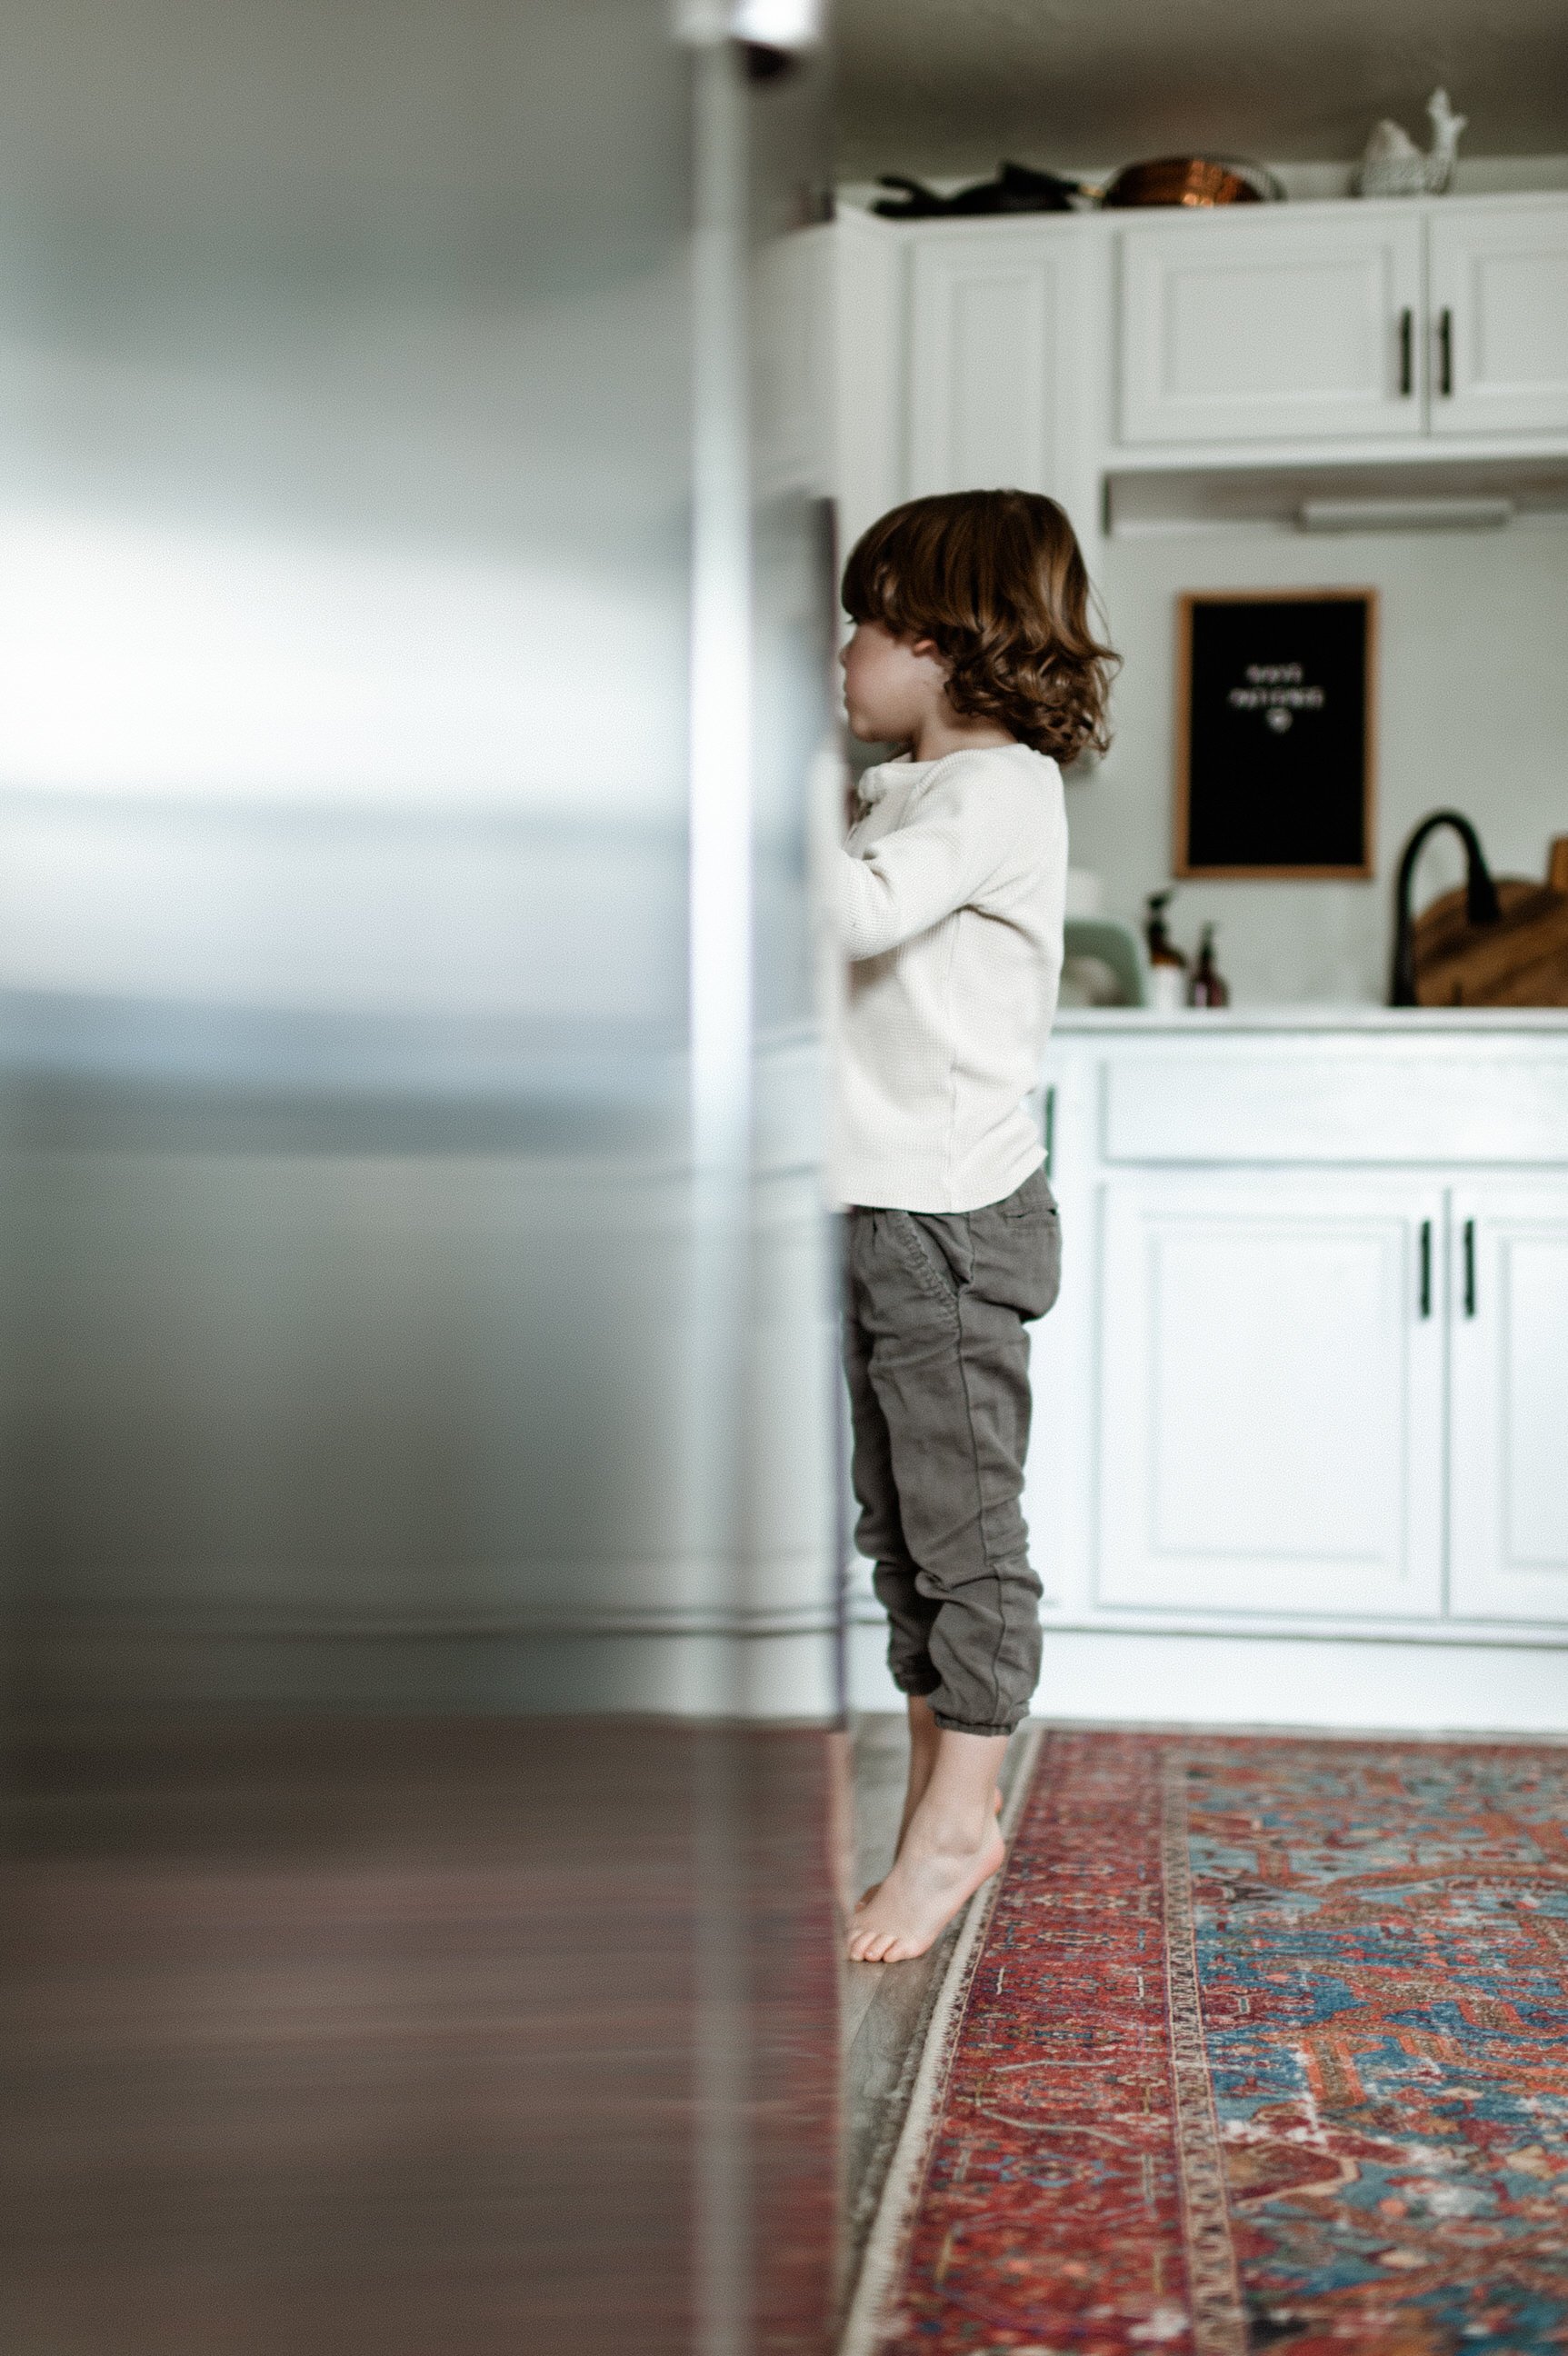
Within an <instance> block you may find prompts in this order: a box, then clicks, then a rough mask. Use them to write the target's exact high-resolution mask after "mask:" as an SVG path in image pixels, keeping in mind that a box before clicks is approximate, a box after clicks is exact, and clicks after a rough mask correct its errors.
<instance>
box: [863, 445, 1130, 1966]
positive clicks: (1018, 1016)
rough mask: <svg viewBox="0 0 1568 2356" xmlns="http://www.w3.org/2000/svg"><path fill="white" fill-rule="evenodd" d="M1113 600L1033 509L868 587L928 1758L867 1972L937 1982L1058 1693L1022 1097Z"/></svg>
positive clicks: (1036, 1227) (873, 1500) (870, 1304)
mask: <svg viewBox="0 0 1568 2356" xmlns="http://www.w3.org/2000/svg"><path fill="white" fill-rule="evenodd" d="M1088 600H1089V583H1088V578H1087V575H1086V573H1085V572H1084V566H1083V559H1082V556H1081V554H1080V553H1079V547H1078V543H1077V541H1076V540H1075V538H1074V536H1073V531H1072V527H1071V525H1070V524H1069V521H1068V519H1067V518H1066V516H1065V515H1064V514H1063V513H1062V510H1061V509H1060V508H1058V506H1057V505H1056V503H1055V502H1054V501H1053V500H1051V499H1047V498H1039V497H1037V496H1036V495H1034V494H1031V493H1027V492H1023V491H962V492H954V493H951V494H950V495H947V496H945V497H941V498H926V499H914V500H911V501H910V502H909V503H908V505H907V506H905V507H901V508H896V509H894V510H893V512H892V513H891V514H890V515H886V516H884V517H883V519H882V520H881V522H880V523H877V524H874V525H873V526H872V528H871V530H869V531H867V532H866V533H865V536H864V537H863V539H862V540H861V541H859V542H858V543H857V545H856V547H855V548H854V552H853V553H852V554H851V557H850V560H849V563H848V566H847V568H846V570H845V573H844V581H843V602H844V605H845V607H846V609H847V611H848V613H849V614H850V616H851V617H852V618H853V619H854V622H855V623H856V625H857V627H856V629H855V631H854V636H853V637H851V639H850V641H849V644H848V645H847V647H846V648H845V649H844V652H843V657H842V658H841V659H842V661H843V672H844V702H845V706H846V708H847V711H848V714H849V724H850V728H851V730H852V732H853V733H854V735H855V736H857V737H859V738H860V739H862V740H863V741H869V742H873V743H891V744H899V745H901V746H902V747H903V748H904V749H903V750H902V752H901V753H900V754H899V755H898V757H897V759H895V760H892V761H889V762H886V764H884V765H883V766H880V767H878V768H874V769H871V770H869V771H867V773H866V774H865V776H864V777H863V778H862V779H861V782H860V788H859V809H858V815H857V817H856V818H855V821H854V825H853V826H852V828H851V830H850V833H849V837H848V841H847V842H846V844H845V846H844V849H843V852H842V853H841V854H840V855H839V857H838V859H837V861H836V862H835V868H834V876H833V895H834V900H835V914H836V918H837V923H838V926H839V933H840V937H841V940H842V942H843V948H844V949H845V952H846V954H847V956H848V958H850V960H851V965H850V978H849V991H848V1001H847V1006H846V1009H845V1014H844V1023H843V1034H842V1037H841V1042H840V1067H839V1102H838V1132H837V1140H836V1150H835V1165H836V1166H835V1170H834V1176H835V1179H836V1182H837V1191H838V1194H839V1198H840V1200H841V1201H842V1202H843V1203H845V1204H846V1205H848V1206H849V1207H848V1212H847V1220H846V1226H847V1249H846V1261H847V1266H846V1272H845V1273H846V1298H845V1309H844V1333H843V1353H844V1367H845V1371H846V1373H847V1375H848V1377H849V1387H850V1399H851V1405H852V1408H853V1413H854V1490H855V1496H856V1498H857V1500H858V1502H859V1505H860V1508H861V1512H860V1520H859V1524H858V1527H857V1532H856V1537H857V1543H858V1544H859V1547H860V1548H861V1551H862V1552H863V1553H864V1554H865V1555H867V1556H868V1557H870V1558H871V1559H872V1560H873V1561H874V1562H875V1586H876V1593H877V1595H878V1597H879V1599H880V1600H881V1601H882V1603H883V1604H884V1605H885V1606H886V1611H887V1615H888V1618H889V1620H890V1622H891V1623H892V1637H891V1643H890V1646H889V1655H888V1657H889V1664H890V1666H891V1668H892V1672H893V1676H894V1679H895V1681H896V1683H897V1685H898V1687H900V1689H901V1690H902V1691H903V1692H904V1693H905V1694H907V1695H908V1710H909V1734H910V1759H909V1782H908V1794H907V1796H906V1799H905V1804H904V1819H903V1824H902V1826H901V1827H900V1831H899V1837H898V1849H897V1857H896V1858H895V1861H894V1864H893V1868H892V1870H891V1871H890V1872H889V1874H888V1876H887V1878H886V1880H885V1881H883V1882H881V1883H879V1884H877V1885H876V1886H875V1887H874V1888H873V1889H871V1890H867V1892H866V1893H865V1897H864V1898H863V1899H862V1901H861V1902H860V1905H859V1906H858V1908H857V1909H856V1912H855V1916H854V1923H853V1925H852V1927H851V1932H850V1939H849V1953H850V1954H851V1956H852V1957H854V1959H855V1960H856V1961H864V1962H871V1963H897V1962H900V1961H902V1960H904V1959H905V1958H907V1957H908V1956H912V1955H918V1954H924V1952H925V1950H926V1949H927V1948H928V1947H929V1945H930V1944H931V1942H932V1941H933V1940H934V1939H935V1938H936V1937H937V1936H938V1934H939V1933H940V1931H941V1930H942V1928H943V1926H944V1924H946V1923H947V1922H950V1921H951V1919H952V1917H953V1915H954V1914H955V1913H957V1912H958V1910H959V1908H960V1907H961V1906H962V1905H963V1903H964V1901H966V1900H967V1899H968V1898H969V1897H970V1896H971V1895H972V1893H973V1891H974V1890H977V1889H978V1888H979V1887H980V1884H981V1883H982V1882H983V1880H984V1879H986V1877H987V1876H988V1875H989V1874H991V1873H993V1872H994V1871H995V1869H996V1868H997V1867H998V1866H999V1865H1000V1864H1001V1862H1002V1840H1001V1836H1000V1834H999V1832H998V1830H997V1826H996V1814H995V1812H996V1808H997V1805H998V1799H997V1774H998V1771H999V1770H1000V1767H1001V1764H1002V1758H1003V1754H1004V1751H1005V1750H1006V1747H1007V1739H1008V1736H1009V1735H1010V1734H1011V1733H1012V1731H1013V1730H1014V1728H1015V1726H1016V1725H1017V1724H1018V1722H1019V1720H1020V1719H1022V1718H1023V1717H1024V1716H1025V1715H1026V1712H1027V1710H1028V1707H1029V1700H1030V1697H1031V1696H1032V1694H1033V1692H1034V1689H1035V1683H1036V1677H1037V1676H1038V1674H1039V1657H1040V1628H1039V1598H1040V1582H1039V1580H1037V1579H1036V1576H1035V1573H1034V1572H1033V1570H1032V1569H1030V1567H1029V1558H1028V1554H1027V1551H1026V1530H1025V1526H1024V1517H1023V1514H1022V1512H1021V1511H1020V1508H1019V1502H1018V1500H1019V1494H1020V1492H1021V1490H1022V1487H1023V1474H1024V1455H1025V1451H1026V1446H1027V1442H1028V1436H1029V1341H1028V1334H1027V1333H1026V1330H1025V1329H1026V1323H1027V1321H1028V1320H1029V1319H1031V1318H1035V1317H1042V1316H1044V1314H1045V1312H1046V1311H1047V1309H1049V1307H1050V1306H1051V1303H1052V1301H1054V1300H1055V1299H1056V1295H1057V1287H1058V1274H1059V1268H1060V1238H1059V1235H1058V1224H1057V1212H1056V1205H1055V1204H1054V1202H1053V1201H1052V1199H1051V1192H1050V1188H1049V1187H1048V1186H1047V1183H1046V1179H1045V1174H1044V1172H1043V1171H1042V1169H1041V1166H1040V1165H1041V1163H1042V1162H1043V1160H1044V1152H1043V1149H1042V1146H1041V1141H1040V1134H1039V1130H1038V1128H1037V1126H1036V1122H1035V1120H1034V1119H1033V1118H1032V1116H1031V1113H1030V1110H1029V1107H1028V1103H1027V1099H1028V1098H1029V1097H1030V1096H1031V1095H1032V1094H1033V1092H1034V1091H1035V1089H1036V1087H1038V1085H1039V1078H1040V1064H1041V1057H1042V1054H1043V1051H1044V1048H1045V1044H1046V1039H1047V1033H1048V1032H1049V1029H1050V1023H1051V1016H1052V1014H1053V1012H1054V1011H1055V1007H1056V999H1057V988H1058V980H1059V978H1060V973H1061V960H1062V903H1063V898H1064V894H1065V886H1066V879H1067V857H1068V845H1067V818H1066V812H1065V809H1064V806H1063V796H1062V782H1061V772H1060V770H1059V768H1058V761H1069V760H1071V759H1072V758H1073V756H1074V755H1076V754H1078V753H1079V752H1081V751H1083V750H1084V749H1085V747H1087V746H1090V745H1093V746H1096V747H1102V746H1103V744H1105V742H1106V736H1105V724H1104V715H1105V698H1106V691H1107V686H1108V683H1109V677H1110V669H1111V666H1112V663H1113V662H1114V659H1115V658H1114V657H1113V656H1112V654H1111V652H1110V650H1109V648H1105V647H1102V646H1101V645H1100V644H1099V643H1098V641H1097V640H1096V638H1095V637H1094V636H1093V635H1092V633H1091V631H1090V627H1089V621H1088Z"/></svg>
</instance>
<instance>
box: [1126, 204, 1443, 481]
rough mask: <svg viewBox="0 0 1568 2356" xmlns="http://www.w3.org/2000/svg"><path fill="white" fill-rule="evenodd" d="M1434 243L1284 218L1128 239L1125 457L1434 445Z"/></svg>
mask: <svg viewBox="0 0 1568 2356" xmlns="http://www.w3.org/2000/svg"><path fill="white" fill-rule="evenodd" d="M1421 227H1422V225H1421V220H1420V218H1419V216H1417V215H1416V214H1414V213H1412V214H1411V215H1410V216H1408V217H1405V216H1402V215H1398V214H1392V215H1391V214H1389V213H1386V212H1377V213H1371V212H1369V213H1367V214H1365V215H1364V216H1356V215H1353V216H1352V217H1351V218H1349V219H1348V220H1347V219H1343V218H1338V217H1336V216H1335V215H1332V214H1329V213H1326V212H1322V211H1318V210H1317V209H1314V210H1313V211H1312V212H1311V213H1310V214H1309V215H1304V216H1303V217H1302V218H1299V219H1293V218H1292V217H1291V215H1290V214H1289V213H1288V212H1287V211H1285V210H1283V209H1281V210H1275V209H1273V208H1272V207H1271V208H1268V209H1259V210H1258V211H1256V212H1249V213H1248V214H1247V215H1246V216H1245V217H1244V218H1242V217H1240V216H1237V217H1232V216H1230V214H1227V213H1192V214H1186V215H1184V216H1183V217H1182V218H1181V219H1180V220H1169V221H1165V222H1162V223H1159V224H1157V225H1155V224H1151V225H1150V226H1148V227H1147V228H1143V227H1140V228H1136V229H1129V230H1123V232H1122V239H1121V247H1122V254H1121V259H1122V339H1121V348H1122V406H1121V431H1122V440H1123V442H1133V443H1153V442H1160V443H1193V442H1208V443H1229V444H1236V443H1243V442H1280V441H1317V440H1320V439H1321V438H1322V437H1323V436H1324V435H1326V434H1333V435H1343V436H1346V437H1349V436H1355V437H1358V438H1359V437H1362V436H1365V435H1371V434H1376V435H1379V436H1382V437H1384V438H1391V437H1394V436H1405V437H1412V436H1414V435H1417V434H1420V433H1421V431H1422V428H1423V419H1422V410H1423V402H1422V397H1421V379H1422V369H1421V343H1422V336H1421V307H1420V306H1421Z"/></svg>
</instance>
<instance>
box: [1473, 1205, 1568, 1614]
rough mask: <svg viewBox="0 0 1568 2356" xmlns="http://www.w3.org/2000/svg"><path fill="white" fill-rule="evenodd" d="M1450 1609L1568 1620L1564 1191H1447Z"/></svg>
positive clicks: (1567, 1220) (1567, 1212)
mask: <svg viewBox="0 0 1568 2356" xmlns="http://www.w3.org/2000/svg"><path fill="white" fill-rule="evenodd" d="M1453 1261H1454V1266H1453V1272H1452V1280H1451V1287H1450V1290H1451V1299H1452V1303H1453V1306H1452V1312H1451V1313H1452V1319H1453V1344H1452V1348H1453V1363H1452V1378H1451V1391H1450V1399H1451V1408H1450V1450H1451V1455H1452V1462H1453V1520H1452V1540H1451V1544H1452V1569H1451V1577H1450V1587H1449V1608H1450V1610H1451V1611H1452V1612H1454V1613H1455V1616H1457V1617H1461V1618H1469V1619H1487V1620H1546V1621H1568V1185H1564V1184H1563V1183H1557V1184H1556V1185H1554V1186H1542V1185H1533V1186H1531V1185H1520V1184H1513V1183H1503V1182H1500V1181H1498V1182H1492V1181H1483V1182H1474V1183H1468V1184H1465V1185H1462V1186H1460V1187H1458V1188H1456V1189H1455V1195H1454V1201H1453Z"/></svg>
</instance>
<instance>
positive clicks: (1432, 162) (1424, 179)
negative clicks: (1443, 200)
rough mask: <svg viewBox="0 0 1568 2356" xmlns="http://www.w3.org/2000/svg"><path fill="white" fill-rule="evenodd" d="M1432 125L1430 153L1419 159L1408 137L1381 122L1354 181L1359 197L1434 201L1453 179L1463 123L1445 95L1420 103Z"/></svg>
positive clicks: (1396, 125) (1397, 127)
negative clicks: (1429, 198)
mask: <svg viewBox="0 0 1568 2356" xmlns="http://www.w3.org/2000/svg"><path fill="white" fill-rule="evenodd" d="M1426 112H1427V113H1428V115H1429V116H1430V117H1431V120H1432V152H1431V154H1430V155H1423V154H1422V152H1421V150H1420V148H1419V147H1418V146H1417V145H1416V144H1415V142H1414V140H1413V139H1412V137H1411V135H1410V134H1409V132H1408V131H1405V130H1404V129H1402V126H1401V125H1400V124H1399V123H1390V122H1389V121H1388V120H1387V119H1386V118H1385V120H1384V121H1383V122H1381V123H1379V125H1378V127H1377V129H1376V130H1375V131H1374V132H1373V134H1372V135H1371V137H1370V138H1369V140H1368V142H1367V147H1366V153H1365V154H1364V155H1363V156H1362V158H1361V164H1360V168H1359V171H1358V173H1357V175H1356V194H1357V195H1358V196H1359V197H1440V196H1441V195H1442V194H1443V191H1444V188H1446V187H1447V186H1448V184H1449V182H1450V181H1451V180H1452V179H1453V177H1454V164H1455V156H1456V155H1457V154H1458V148H1459V134H1460V133H1461V131H1463V130H1464V128H1465V125H1466V122H1467V121H1468V119H1469V118H1468V117H1467V116H1466V115H1463V114H1455V112H1454V109H1453V108H1452V107H1451V106H1450V105H1449V103H1448V92H1447V91H1445V90H1434V91H1433V93H1432V96H1431V97H1430V98H1429V99H1428V100H1427V102H1426Z"/></svg>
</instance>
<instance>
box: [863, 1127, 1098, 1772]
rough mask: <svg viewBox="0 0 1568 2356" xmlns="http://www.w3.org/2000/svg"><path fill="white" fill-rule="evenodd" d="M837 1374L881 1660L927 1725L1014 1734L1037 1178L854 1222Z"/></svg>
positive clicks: (1038, 1234)
mask: <svg viewBox="0 0 1568 2356" xmlns="http://www.w3.org/2000/svg"><path fill="white" fill-rule="evenodd" d="M845 1224H846V1231H847V1232H846V1248H845V1269H844V1277H845V1299H844V1318H843V1358H844V1372H845V1374H846V1375H847V1376H848V1377H849V1393H850V1406H851V1408H852V1411H853V1414H854V1494H855V1496H856V1498H857V1500H858V1501H859V1505H860V1520H859V1523H858V1525H857V1526H856V1530H855V1542H856V1544H857V1545H858V1547H859V1548H860V1551H861V1553H862V1554H863V1555H865V1556H866V1557H868V1558H869V1559H870V1560H871V1561H872V1562H874V1563H875V1566H876V1571H875V1587H876V1593H877V1596H878V1598H879V1600H880V1601H881V1602H882V1603H883V1605H884V1606H885V1607H886V1612H887V1616H888V1618H889V1620H890V1621H891V1622H892V1625H893V1633H892V1640H891V1643H890V1644H889V1647H888V1664H889V1666H890V1667H891V1669H892V1672H893V1677H894V1682H895V1683H896V1684H897V1686H898V1687H900V1688H901V1689H902V1690H903V1691H904V1692H905V1693H910V1694H923V1695H924V1696H925V1697H926V1698H927V1700H928V1701H929V1704H930V1707H931V1711H932V1714H933V1716H934V1717H935V1719H936V1721H937V1724H938V1725H939V1726H941V1727H945V1728H948V1729H949V1730H951V1731H953V1732H956V1733H960V1734H1010V1733H1011V1732H1012V1730H1013V1729H1014V1727H1015V1726H1016V1725H1017V1723H1018V1721H1019V1719H1021V1718H1023V1717H1024V1716H1025V1715H1026V1712H1027V1710H1028V1707H1029V1699H1030V1696H1031V1695H1032V1694H1033V1692H1034V1690H1035V1684H1036V1678H1037V1677H1038V1676H1039V1669H1040V1620H1039V1601H1040V1582H1039V1580H1037V1579H1036V1576H1035V1574H1034V1572H1033V1571H1032V1570H1031V1569H1030V1568H1029V1557H1028V1552H1027V1535H1028V1534H1027V1532H1026V1529H1025V1526H1024V1515H1023V1513H1022V1510H1021V1508H1020V1506H1019V1503H1018V1499H1019V1494H1020V1492H1021V1490H1022V1488H1023V1485H1024V1456H1025V1451H1026V1449H1027V1447H1028V1442H1029V1337H1028V1334H1027V1333H1026V1331H1025V1326H1026V1321H1027V1320H1028V1319H1030V1318H1034V1317H1043V1316H1044V1315H1045V1313H1046V1312H1047V1309H1049V1307H1050V1305H1051V1303H1052V1302H1053V1301H1055V1299H1056V1297H1057V1290H1058V1284H1059V1282H1060V1275H1061V1237H1060V1230H1059V1228H1058V1222H1057V1210H1056V1205H1055V1203H1054V1202H1053V1200H1052V1198H1051V1190H1050V1188H1049V1186H1048V1185H1047V1183H1046V1178H1045V1173H1044V1172H1043V1171H1039V1170H1036V1173H1034V1175H1033V1177H1030V1178H1026V1180H1025V1181H1024V1183H1023V1184H1022V1185H1021V1186H1020V1187H1019V1188H1018V1189H1017V1191H1016V1193H1015V1194H1009V1195H1008V1197H1007V1199H1006V1201H1005V1202H1002V1203H992V1204H988V1205H986V1207H985V1208H984V1209H983V1210H980V1211H950V1212H932V1211H886V1210H862V1209H855V1210H852V1211H851V1212H850V1213H849V1215H848V1217H847V1220H846V1223H845Z"/></svg>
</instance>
